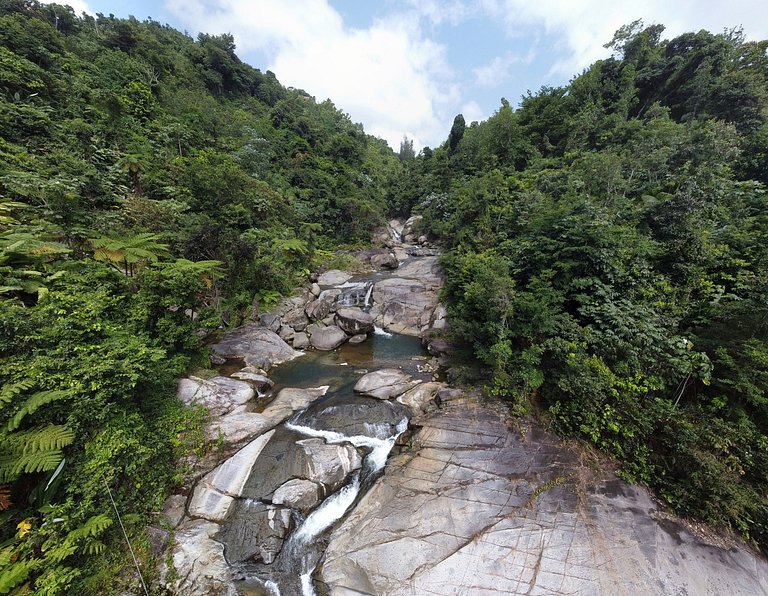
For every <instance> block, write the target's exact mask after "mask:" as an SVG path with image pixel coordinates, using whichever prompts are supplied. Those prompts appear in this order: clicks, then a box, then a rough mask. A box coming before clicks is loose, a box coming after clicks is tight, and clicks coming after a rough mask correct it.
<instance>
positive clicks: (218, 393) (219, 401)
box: [176, 377, 255, 416]
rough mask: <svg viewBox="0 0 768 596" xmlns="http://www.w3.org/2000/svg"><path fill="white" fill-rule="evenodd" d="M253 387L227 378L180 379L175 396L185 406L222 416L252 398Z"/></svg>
mask: <svg viewBox="0 0 768 596" xmlns="http://www.w3.org/2000/svg"><path fill="white" fill-rule="evenodd" d="M254 395H255V393H254V390H253V387H251V385H249V384H248V383H246V382H244V381H238V380H236V379H230V378H229V377H213V378H211V379H201V378H199V377H189V378H187V379H181V380H180V381H179V384H178V388H177V391H176V396H177V397H178V398H179V399H180V400H181V401H182V402H184V403H185V404H187V405H197V406H203V407H204V408H208V410H209V411H210V412H211V415H213V416H222V415H224V414H226V413H228V412H231V411H232V410H234V409H235V408H236V407H237V406H239V405H242V404H244V403H246V402H248V401H249V400H251V399H252V398H253V396H254Z"/></svg>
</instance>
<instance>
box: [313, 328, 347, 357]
mask: <svg viewBox="0 0 768 596" xmlns="http://www.w3.org/2000/svg"><path fill="white" fill-rule="evenodd" d="M345 341H347V334H346V333H344V332H343V331H342V330H341V329H339V328H338V327H322V328H320V329H316V330H315V331H313V333H312V336H311V337H310V338H309V343H310V345H311V346H312V347H313V348H315V349H317V350H326V351H327V350H334V349H336V348H338V347H339V346H340V345H341V344H343V343H344V342H345Z"/></svg>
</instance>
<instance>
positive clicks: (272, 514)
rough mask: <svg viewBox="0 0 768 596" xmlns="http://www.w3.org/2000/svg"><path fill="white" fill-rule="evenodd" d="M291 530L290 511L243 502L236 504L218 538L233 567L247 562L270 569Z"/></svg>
mask: <svg viewBox="0 0 768 596" xmlns="http://www.w3.org/2000/svg"><path fill="white" fill-rule="evenodd" d="M290 528H291V511H290V509H286V508H285V507H275V506H274V505H267V504H265V503H261V502H259V501H253V500H251V499H243V500H239V501H237V503H236V504H235V506H234V507H233V511H232V514H231V515H230V517H229V519H227V522H226V523H225V524H223V526H222V530H221V532H219V534H218V535H217V536H216V538H217V539H218V540H220V541H221V542H222V543H223V544H224V555H225V556H226V558H227V561H229V563H230V565H231V564H234V563H240V562H245V561H263V562H264V563H266V564H268V565H269V564H270V563H272V562H273V561H274V560H275V557H276V556H277V554H278V553H279V552H280V550H281V549H282V547H283V541H284V540H285V537H286V535H287V534H288V531H289V530H290Z"/></svg>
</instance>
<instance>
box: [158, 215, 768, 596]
mask: <svg viewBox="0 0 768 596" xmlns="http://www.w3.org/2000/svg"><path fill="white" fill-rule="evenodd" d="M379 240H380V242H381V243H382V244H384V245H385V246H384V248H381V249H377V250H372V251H368V252H367V253H366V254H363V255H361V256H362V257H363V258H364V259H365V260H366V262H367V263H369V264H370V265H371V268H372V269H374V270H375V271H374V272H373V273H371V274H369V275H365V276H361V275H355V276H351V275H350V274H347V273H345V272H341V271H331V272H326V273H325V274H323V275H321V276H319V277H318V278H317V281H316V282H315V283H314V284H313V285H312V286H311V287H309V288H307V289H306V290H304V291H302V292H300V293H298V294H297V295H296V296H293V297H290V298H287V299H284V300H283V301H282V302H281V303H280V304H279V305H278V307H277V308H276V309H274V310H273V311H272V312H269V313H263V314H262V315H261V316H260V318H259V320H257V321H255V322H254V323H252V324H249V325H246V326H244V327H242V328H240V329H237V330H235V331H233V332H230V333H228V334H226V335H225V336H224V338H223V339H222V340H221V341H220V342H219V343H217V344H216V345H214V346H213V351H214V353H215V354H217V356H218V358H219V360H218V361H219V362H220V363H221V364H222V369H221V370H222V374H221V375H220V376H214V377H212V378H207V379H202V378H195V377H191V378H188V379H183V380H182V381H181V382H180V384H179V398H180V399H182V400H184V401H185V402H187V403H190V404H193V403H196V404H201V405H204V406H205V407H207V408H208V409H209V411H210V412H211V414H212V417H211V421H210V424H209V427H208V433H209V437H210V438H211V439H212V440H215V441H216V442H217V443H218V444H219V449H218V450H216V451H215V453H212V454H211V455H210V456H208V457H207V458H206V459H205V460H204V461H198V462H195V466H196V470H197V477H196V481H195V482H194V485H193V486H192V487H191V489H190V491H189V494H187V495H176V496H174V497H172V498H171V499H169V502H168V506H167V508H166V517H167V519H168V523H169V524H170V525H171V526H172V527H173V528H174V541H173V545H172V547H170V548H171V549H172V552H171V557H170V559H171V560H172V565H173V568H174V569H173V570H172V572H171V570H166V573H165V578H166V580H165V581H166V586H167V587H168V588H169V589H170V591H171V592H172V593H174V594H185V595H198V594H199V595H203V594H227V595H235V594H269V595H272V596H274V595H276V594H281V595H283V596H287V595H293V594H338V595H350V594H489V593H503V594H571V593H577V594H638V593H651V594H690V595H693V594H766V593H768V591H766V586H768V563H766V561H765V559H764V558H762V557H761V556H759V555H757V554H755V553H753V552H752V551H750V550H749V549H748V548H747V547H746V546H744V545H739V544H737V543H735V542H733V543H731V544H730V546H729V547H727V548H722V546H715V545H713V544H711V543H709V542H708V541H707V540H705V539H703V538H700V537H697V536H695V535H694V534H693V533H691V532H690V531H688V529H686V526H684V525H683V524H682V523H681V522H679V521H676V520H674V519H673V518H672V517H671V516H669V515H666V514H664V513H663V512H661V511H660V510H659V508H658V506H657V504H656V503H655V502H654V501H653V500H652V499H651V497H650V496H649V495H648V493H647V492H646V491H645V490H643V489H642V488H638V487H633V486H629V485H627V484H625V483H623V482H621V481H619V480H618V479H617V478H616V477H615V476H614V475H613V474H612V473H611V472H610V471H606V470H604V469H603V467H602V466H601V465H599V463H596V462H597V460H595V459H593V458H588V457H586V455H585V454H584V452H583V451H582V450H581V449H578V448H574V447H573V446H570V445H567V444H564V443H563V442H562V441H561V440H559V439H558V438H556V437H555V436H553V435H551V434H549V433H547V432H546V431H544V430H543V429H541V428H540V426H539V425H537V424H536V423H534V422H533V421H520V420H512V419H511V418H510V417H509V415H508V413H507V412H506V410H505V408H504V406H503V404H501V403H499V402H495V401H491V400H487V399H485V398H483V397H482V396H480V395H479V394H476V393H474V392H467V391H462V390H458V389H454V388H450V387H448V386H447V385H446V384H445V383H443V382H441V381H440V377H439V375H437V374H436V373H437V372H438V370H439V367H440V365H441V364H442V363H444V362H445V361H444V360H441V358H444V356H443V355H442V354H444V353H445V352H446V350H447V349H448V346H447V345H446V344H445V342H444V341H442V340H441V339H440V337H439V335H440V333H441V332H442V331H443V330H444V329H446V327H447V325H448V321H447V320H446V315H445V310H444V309H443V308H442V306H440V305H439V304H438V301H437V297H438V292H439V288H440V276H439V268H438V262H437V255H436V250H435V248H434V247H432V246H430V245H429V244H428V242H427V239H426V238H424V237H420V235H419V233H418V219H411V220H409V222H406V225H403V224H401V223H400V222H392V225H391V226H390V228H389V229H388V230H387V231H386V232H385V233H383V234H382V236H381V237H380V238H379ZM419 337H426V338H427V341H426V342H425V343H427V344H429V347H430V350H429V352H427V351H426V350H425V349H424V347H423V346H422V343H421V342H420V340H419Z"/></svg>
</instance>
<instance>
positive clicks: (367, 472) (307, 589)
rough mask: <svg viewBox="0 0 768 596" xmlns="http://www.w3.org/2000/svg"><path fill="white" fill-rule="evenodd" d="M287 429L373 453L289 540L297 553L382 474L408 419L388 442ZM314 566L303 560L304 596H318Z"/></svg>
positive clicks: (291, 426) (290, 426) (289, 426)
mask: <svg viewBox="0 0 768 596" xmlns="http://www.w3.org/2000/svg"><path fill="white" fill-rule="evenodd" d="M285 427H286V428H287V429H289V430H292V431H295V432H298V433H301V434H303V435H307V436H310V437H318V438H321V439H324V440H325V442H326V443H329V444H337V443H351V444H352V445H354V446H355V447H367V448H369V449H370V450H371V451H370V453H368V455H366V457H365V459H364V460H363V468H362V470H359V471H357V472H355V473H354V475H353V476H352V480H350V482H349V483H348V484H347V485H345V486H343V487H342V488H341V489H339V490H338V491H336V492H335V493H334V494H332V495H331V496H330V497H328V498H327V499H326V500H325V501H323V503H322V504H321V505H320V506H319V507H318V508H317V509H315V510H314V511H313V512H312V513H310V514H309V516H308V517H307V519H305V520H304V523H302V524H301V525H300V526H299V527H298V528H297V529H296V531H295V532H294V533H293V535H292V536H291V537H290V539H289V542H290V543H291V545H290V546H289V547H288V549H287V550H291V551H295V550H296V549H297V548H301V547H303V546H305V545H308V544H311V543H312V542H314V541H315V540H316V539H317V538H318V537H319V536H320V535H321V534H322V533H323V532H325V531H326V530H327V529H328V528H330V527H331V526H332V525H333V524H334V523H335V522H336V521H338V520H339V519H341V517H342V516H343V515H344V514H345V513H346V512H347V509H349V508H350V506H351V505H352V504H353V503H354V502H355V499H356V498H357V496H358V494H359V493H360V487H361V484H362V483H363V481H364V480H366V479H367V478H370V477H371V475H372V474H375V473H376V472H378V471H379V470H381V469H382V468H383V467H384V465H385V464H386V463H387V456H388V455H389V452H390V451H392V447H394V446H395V441H396V440H397V437H399V436H400V435H401V434H402V433H403V432H404V431H405V430H406V429H407V428H408V419H407V418H403V419H402V420H401V421H400V422H399V423H398V425H397V427H396V428H395V434H394V435H392V436H389V437H387V438H386V439H377V438H376V437H367V436H363V435H359V436H352V437H348V436H346V435H343V434H341V433H339V432H335V431H331V430H317V429H314V428H311V427H309V426H301V425H298V424H293V423H292V422H286V423H285ZM377 434H378V433H377ZM311 565H312V566H311V568H307V567H306V566H305V562H304V560H302V569H301V575H300V579H301V591H302V595H303V596H316V592H315V588H314V586H313V585H312V574H313V573H314V571H315V565H316V561H315V562H314V563H312V564H311Z"/></svg>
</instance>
